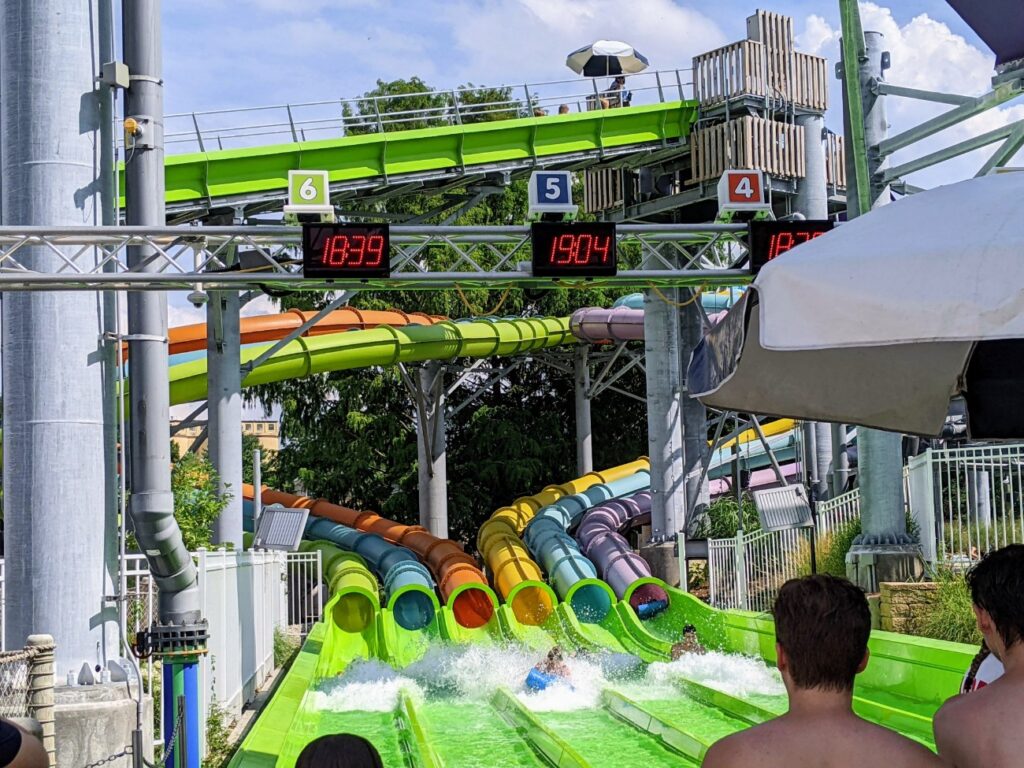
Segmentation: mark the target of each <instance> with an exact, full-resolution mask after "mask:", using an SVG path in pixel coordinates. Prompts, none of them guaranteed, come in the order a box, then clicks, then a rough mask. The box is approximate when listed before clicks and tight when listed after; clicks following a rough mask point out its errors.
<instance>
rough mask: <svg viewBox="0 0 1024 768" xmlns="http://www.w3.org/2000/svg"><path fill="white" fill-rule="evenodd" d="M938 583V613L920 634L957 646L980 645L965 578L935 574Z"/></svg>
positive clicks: (945, 571) (945, 572)
mask: <svg viewBox="0 0 1024 768" xmlns="http://www.w3.org/2000/svg"><path fill="white" fill-rule="evenodd" d="M935 581H936V582H937V583H938V585H939V588H938V590H937V592H936V597H935V609H934V610H933V611H932V612H931V613H930V614H929V615H928V616H926V617H925V619H924V621H923V622H922V624H921V633H922V634H923V635H924V636H925V637H934V638H936V639H937V640H949V641H951V642H954V643H971V644H977V643H980V642H981V633H980V632H978V626H977V623H976V621H975V617H974V608H973V607H972V604H971V593H970V590H969V589H968V588H967V580H966V579H965V578H964V574H963V573H962V572H960V571H953V570H952V569H949V568H944V569H941V570H939V571H938V572H936V574H935Z"/></svg>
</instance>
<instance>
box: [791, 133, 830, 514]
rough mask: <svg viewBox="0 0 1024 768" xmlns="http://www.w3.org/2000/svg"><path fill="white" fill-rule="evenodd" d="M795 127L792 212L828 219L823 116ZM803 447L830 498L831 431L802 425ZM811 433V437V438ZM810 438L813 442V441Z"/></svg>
mask: <svg viewBox="0 0 1024 768" xmlns="http://www.w3.org/2000/svg"><path fill="white" fill-rule="evenodd" d="M796 124H797V125H798V126H800V127H802V128H803V129H804V167H805V169H806V173H805V175H804V178H802V179H800V180H799V181H798V182H797V187H796V200H795V201H794V208H795V209H796V210H797V211H799V212H800V213H802V214H803V215H804V216H806V217H807V218H808V219H825V218H828V185H827V184H826V180H825V144H824V138H825V136H824V134H825V116H824V115H798V116H797V118H796ZM804 430H805V444H806V445H808V446H814V454H813V455H808V457H807V458H808V469H809V470H813V471H812V472H810V474H809V476H810V477H813V478H815V481H816V482H815V483H814V488H813V491H814V498H815V499H819V500H820V499H826V498H828V495H829V484H828V477H829V472H830V470H831V464H832V428H831V427H830V426H829V425H828V424H825V423H822V422H807V423H806V424H805V425H804ZM812 433H813V434H812ZM812 438H813V439H812Z"/></svg>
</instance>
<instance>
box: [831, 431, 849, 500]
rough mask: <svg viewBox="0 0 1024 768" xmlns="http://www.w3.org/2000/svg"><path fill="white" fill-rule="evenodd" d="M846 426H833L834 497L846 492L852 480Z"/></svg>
mask: <svg viewBox="0 0 1024 768" xmlns="http://www.w3.org/2000/svg"><path fill="white" fill-rule="evenodd" d="M847 441H848V438H847V436H846V425H845V424H833V425H832V495H833V496H838V495H839V494H841V493H843V492H844V491H845V490H846V484H847V483H848V482H849V479H850V453H849V443H848V442H847Z"/></svg>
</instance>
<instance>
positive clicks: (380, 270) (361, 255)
mask: <svg viewBox="0 0 1024 768" xmlns="http://www.w3.org/2000/svg"><path fill="white" fill-rule="evenodd" d="M390 249H391V239H390V234H389V231H388V225H387V224H306V225H304V226H303V229H302V274H303V275H305V276H306V277H313V278H326V279H332V278H333V279H343V278H345V277H358V278H369V277H378V278H379V277H390V276H391V259H390V254H389V251H390Z"/></svg>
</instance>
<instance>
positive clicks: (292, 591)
mask: <svg viewBox="0 0 1024 768" xmlns="http://www.w3.org/2000/svg"><path fill="white" fill-rule="evenodd" d="M325 586H326V585H325V584H324V583H323V563H322V562H321V561H320V552H319V551H316V552H292V553H291V554H289V555H288V597H287V603H286V605H285V606H284V609H283V611H282V615H285V616H287V617H288V624H289V626H292V627H296V628H298V630H299V634H300V636H301V639H303V640H304V639H305V638H306V635H308V634H309V630H310V629H312V627H313V625H314V624H315V623H316V622H317V621H319V620H320V617H321V616H322V615H323V612H324V588H325Z"/></svg>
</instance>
